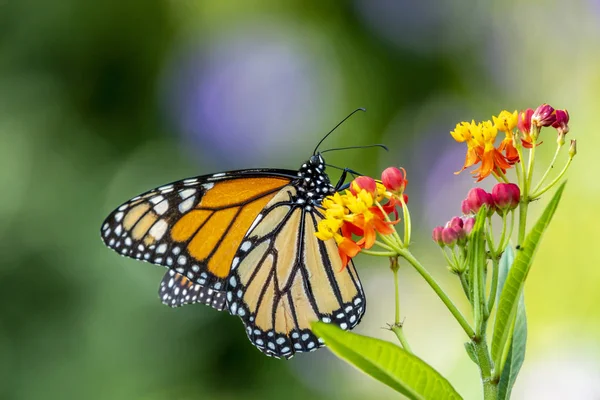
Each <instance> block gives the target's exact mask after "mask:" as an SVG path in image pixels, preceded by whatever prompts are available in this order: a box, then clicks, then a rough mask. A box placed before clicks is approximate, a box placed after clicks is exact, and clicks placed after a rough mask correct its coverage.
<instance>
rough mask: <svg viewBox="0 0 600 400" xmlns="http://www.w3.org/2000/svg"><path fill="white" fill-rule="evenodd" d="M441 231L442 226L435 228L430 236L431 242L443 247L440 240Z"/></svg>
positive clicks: (442, 241)
mask: <svg viewBox="0 0 600 400" xmlns="http://www.w3.org/2000/svg"><path fill="white" fill-rule="evenodd" d="M443 230H444V227H443V226H436V227H435V228H433V232H432V234H431V237H432V239H433V241H434V242H436V243H437V244H439V245H440V246H442V247H444V240H443V239H442V231H443Z"/></svg>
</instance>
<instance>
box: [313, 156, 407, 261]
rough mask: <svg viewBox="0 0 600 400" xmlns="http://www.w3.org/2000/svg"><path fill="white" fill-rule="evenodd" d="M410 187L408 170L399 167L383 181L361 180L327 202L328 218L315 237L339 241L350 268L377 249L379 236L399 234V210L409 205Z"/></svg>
mask: <svg viewBox="0 0 600 400" xmlns="http://www.w3.org/2000/svg"><path fill="white" fill-rule="evenodd" d="M407 184H408V180H407V179H406V172H405V171H404V169H398V168H395V167H390V168H387V169H386V170H385V171H383V173H382V176H381V180H375V179H373V178H371V177H368V176H359V177H357V178H356V179H354V180H353V181H352V182H351V183H350V185H349V187H348V189H347V190H345V191H344V192H342V193H340V192H337V193H335V194H333V195H331V196H327V197H326V198H325V199H323V202H322V209H323V213H324V218H323V219H322V220H321V221H319V223H318V226H317V232H316V233H315V236H317V238H319V239H321V240H329V239H332V238H333V239H335V241H336V243H337V245H338V251H339V254H340V257H341V259H342V264H343V266H346V265H347V264H348V261H349V260H350V259H351V258H352V257H355V256H356V255H357V254H358V253H359V252H361V251H363V250H368V249H370V248H371V247H373V246H374V245H375V244H376V243H377V240H376V239H377V236H378V235H379V236H384V237H385V236H391V235H394V234H396V230H395V229H394V225H396V224H397V223H399V222H400V217H399V215H398V208H402V207H403V206H405V205H406V203H407V202H408V196H407V195H406V194H404V189H405V188H406V185H407ZM384 247H385V248H386V249H389V248H388V246H385V245H384Z"/></svg>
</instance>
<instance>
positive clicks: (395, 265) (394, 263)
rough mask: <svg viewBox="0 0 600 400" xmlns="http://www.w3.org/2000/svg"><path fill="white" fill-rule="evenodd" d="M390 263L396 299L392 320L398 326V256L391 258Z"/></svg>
mask: <svg viewBox="0 0 600 400" xmlns="http://www.w3.org/2000/svg"><path fill="white" fill-rule="evenodd" d="M390 262H391V263H392V265H391V269H392V272H393V273H394V293H395V299H396V315H395V318H394V324H395V325H398V324H400V288H399V287H398V286H399V284H398V270H399V269H400V265H399V264H398V256H396V257H395V258H394V257H391V258H390Z"/></svg>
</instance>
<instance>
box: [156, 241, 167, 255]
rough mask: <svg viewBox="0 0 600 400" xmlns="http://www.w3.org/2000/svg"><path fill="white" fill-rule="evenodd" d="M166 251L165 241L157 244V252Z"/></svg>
mask: <svg viewBox="0 0 600 400" xmlns="http://www.w3.org/2000/svg"><path fill="white" fill-rule="evenodd" d="M166 251H167V244H166V243H163V244H161V245H159V246H158V247H157V248H156V252H157V253H158V254H163V253H164V252H166Z"/></svg>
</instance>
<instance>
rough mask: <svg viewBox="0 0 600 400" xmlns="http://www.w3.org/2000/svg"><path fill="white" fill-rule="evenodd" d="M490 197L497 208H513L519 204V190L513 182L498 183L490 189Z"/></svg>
mask: <svg viewBox="0 0 600 400" xmlns="http://www.w3.org/2000/svg"><path fill="white" fill-rule="evenodd" d="M492 197H493V198H494V204H495V205H496V207H498V210H501V211H502V212H504V211H508V210H514V209H515V208H517V206H518V205H519V199H520V198H521V190H520V189H519V186H517V185H516V184H514V183H498V184H497V185H496V186H494V188H493V189H492Z"/></svg>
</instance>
